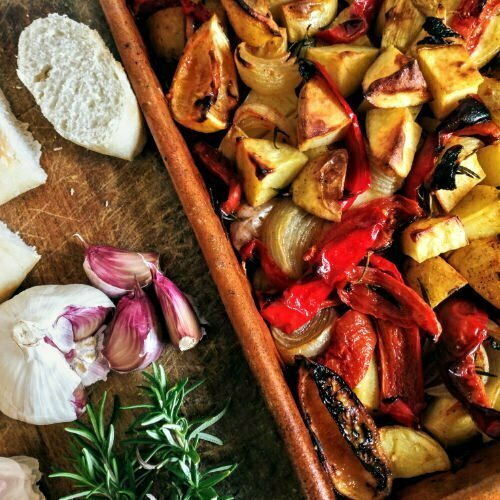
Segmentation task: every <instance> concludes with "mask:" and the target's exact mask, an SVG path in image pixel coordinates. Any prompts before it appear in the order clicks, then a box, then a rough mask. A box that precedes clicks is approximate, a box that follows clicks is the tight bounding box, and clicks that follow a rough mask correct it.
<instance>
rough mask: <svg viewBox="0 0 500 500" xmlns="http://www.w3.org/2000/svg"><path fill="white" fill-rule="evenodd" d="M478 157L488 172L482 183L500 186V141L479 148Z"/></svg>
mask: <svg viewBox="0 0 500 500" xmlns="http://www.w3.org/2000/svg"><path fill="white" fill-rule="evenodd" d="M477 159H478V161H479V164H480V165H481V168H482V169H483V171H484V173H485V174H486V177H485V178H484V179H483V180H482V181H481V184H487V185H488V186H500V142H497V143H496V144H490V145H489V146H486V147H484V148H481V149H479V150H478V152H477Z"/></svg>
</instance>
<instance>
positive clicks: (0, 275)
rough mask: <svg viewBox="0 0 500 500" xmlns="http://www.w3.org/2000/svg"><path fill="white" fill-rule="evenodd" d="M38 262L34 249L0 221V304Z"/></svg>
mask: <svg viewBox="0 0 500 500" xmlns="http://www.w3.org/2000/svg"><path fill="white" fill-rule="evenodd" d="M39 260H40V255H38V253H37V251H36V249H35V248H34V247H30V246H29V245H27V244H26V243H25V242H24V241H23V240H22V239H21V237H20V236H19V235H18V234H15V233H13V232H12V231H11V230H10V229H9V228H8V227H7V226H6V225H5V224H4V223H3V222H2V221H0V269H1V272H0V304H1V303H2V302H4V301H5V300H7V299H8V298H10V297H11V296H12V294H13V293H14V292H15V291H16V288H17V287H18V286H19V285H20V284H21V283H22V282H23V281H24V278H26V276H27V274H28V273H29V272H30V271H31V270H32V269H33V268H34V267H35V264H36V263H37V262H38V261H39Z"/></svg>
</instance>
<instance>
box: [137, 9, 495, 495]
mask: <svg viewBox="0 0 500 500" xmlns="http://www.w3.org/2000/svg"><path fill="white" fill-rule="evenodd" d="M132 6H133V9H134V12H135V14H136V15H137V16H138V17H139V19H141V20H143V21H144V23H145V25H146V27H147V30H148V33H149V38H150V42H151V45H152V49H153V51H154V52H155V53H156V55H157V56H158V58H160V59H163V60H164V61H167V62H168V61H170V62H172V61H177V62H176V66H175V67H176V70H175V74H174V75H173V78H172V80H171V81H169V82H166V83H167V87H168V91H167V99H168V102H169V104H170V108H171V111H172V114H173V117H174V119H175V120H176V121H177V122H178V123H179V124H180V125H182V126H183V127H185V128H187V129H191V130H192V131H193V132H190V134H189V135H190V137H191V138H192V137H194V143H195V145H194V146H193V152H194V156H195V158H196V159H197V160H198V162H199V167H200V169H201V171H202V172H203V174H204V175H205V178H206V179H207V182H208V183H209V185H210V187H211V189H212V192H213V193H215V196H214V204H215V208H216V209H217V210H219V212H220V213H221V216H222V218H223V219H224V221H225V223H226V224H227V225H228V226H230V228H229V229H230V235H231V238H232V240H233V243H234V246H235V248H236V250H237V251H238V253H239V256H240V257H241V260H242V262H243V263H244V267H245V269H246V271H247V273H248V276H249V279H250V280H251V281H252V283H253V286H254V291H255V297H256V301H257V303H258V307H259V308H260V311H261V313H262V316H263V317H264V319H265V320H266V321H267V323H268V324H269V327H270V330H271V333H272V335H273V337H274V339H275V341H276V345H277V348H278V351H279V353H280V354H281V356H282V359H283V361H284V364H287V365H289V366H290V367H295V368H296V369H298V370H299V376H298V380H299V384H298V391H297V394H298V396H297V397H298V402H299V404H300V407H301V408H302V412H303V415H304V419H305V422H306V424H307V425H308V427H309V429H310V432H311V437H312V439H313V441H314V442H315V443H316V445H317V449H318V453H319V455H320V458H321V461H322V463H323V465H324V467H325V470H326V472H327V473H328V477H329V478H330V479H331V482H332V487H333V488H334V489H335V490H336V491H337V492H338V493H340V494H342V495H344V496H346V497H349V498H372V497H373V498H375V497H383V496H387V495H388V494H390V491H391V485H392V482H393V479H397V478H409V477H415V476H419V475H422V474H428V473H432V472H436V471H442V470H447V469H449V468H450V459H449V456H448V454H449V453H451V454H453V447H454V446H456V445H459V444H462V443H465V442H466V441H468V440H470V439H474V438H478V437H479V436H480V435H481V433H482V435H483V437H487V438H494V439H497V438H498V437H499V436H500V413H499V410H500V397H499V394H500V353H499V351H498V349H499V347H500V339H499V328H498V326H497V323H496V321H498V311H497V308H498V307H499V306H500V280H499V276H500V240H499V239H498V233H499V232H500V192H499V190H498V189H499V187H500V164H499V161H500V98H499V95H500V81H499V77H500V68H499V67H498V63H499V59H498V58H499V56H498V54H497V53H498V51H499V47H500V2H499V1H498V0H486V1H485V0H443V1H442V2H439V3H438V2H435V1H420V0H352V1H349V2H348V3H344V2H339V3H337V0H292V1H287V0H285V1H283V0H220V4H219V3H218V0H206V1H203V2H202V1H198V2H197V1H194V0H180V3H179V4H177V2H176V1H175V0H163V1H162V0H156V1H148V0H135V1H134V2H133V5H132ZM214 132H218V133H217V134H215V135H214V134H211V135H207V134H209V133H214ZM217 193H219V194H220V196H219V195H218V194H217ZM295 368H290V369H295ZM445 449H446V451H445Z"/></svg>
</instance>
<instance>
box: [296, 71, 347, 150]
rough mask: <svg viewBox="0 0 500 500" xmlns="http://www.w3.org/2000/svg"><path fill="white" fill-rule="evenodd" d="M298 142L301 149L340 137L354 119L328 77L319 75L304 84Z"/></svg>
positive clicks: (315, 146)
mask: <svg viewBox="0 0 500 500" xmlns="http://www.w3.org/2000/svg"><path fill="white" fill-rule="evenodd" d="M298 113H299V117H298V120H297V143H298V147H299V149H300V151H307V150H308V149H312V148H317V147H320V146H327V145H328V144H331V143H332V142H335V141H339V140H340V139H342V137H343V136H344V134H345V132H346V130H347V129H348V127H349V126H350V125H351V119H350V118H349V116H348V115H347V113H346V112H345V110H344V108H343V107H342V105H341V104H340V103H339V102H338V101H337V99H336V98H335V96H334V95H333V93H332V91H331V90H330V88H329V86H328V83H327V82H326V80H325V79H324V78H323V77H321V76H319V75H316V76H314V77H313V78H311V79H310V80H309V81H308V82H306V83H305V84H304V86H303V87H302V90H301V91H300V95H299V107H298Z"/></svg>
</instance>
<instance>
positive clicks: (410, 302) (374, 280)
mask: <svg viewBox="0 0 500 500" xmlns="http://www.w3.org/2000/svg"><path fill="white" fill-rule="evenodd" d="M379 291H380V292H381V293H379ZM337 293H338V295H339V298H340V300H341V301H342V302H343V303H344V304H346V305H348V306H349V307H351V308H352V309H354V310H355V311H359V312H362V313H364V314H370V315H371V316H373V317H374V318H377V319H383V320H386V321H391V322H392V323H394V324H395V325H397V326H400V327H402V328H412V327H414V326H418V327H420V328H422V330H425V331H426V332H428V333H429V334H430V335H432V336H433V337H434V339H437V338H438V337H439V335H440V333H441V325H440V324H439V321H438V320H437V317H436V315H435V313H434V311H433V310H432V309H431V308H430V307H429V305H428V304H426V303H425V302H424V300H423V299H422V298H421V297H420V296H419V295H417V293H416V292H415V291H414V290H412V289H411V288H410V287H408V286H406V285H405V284H404V283H402V282H401V281H400V280H399V279H396V278H394V277H392V276H391V275H389V274H387V273H385V272H383V271H381V270H380V269H373V268H365V267H361V266H357V267H355V268H353V270H352V272H350V273H349V274H348V278H347V279H346V280H345V281H344V282H343V283H340V284H339V285H338V286H337ZM386 297H388V298H386Z"/></svg>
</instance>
